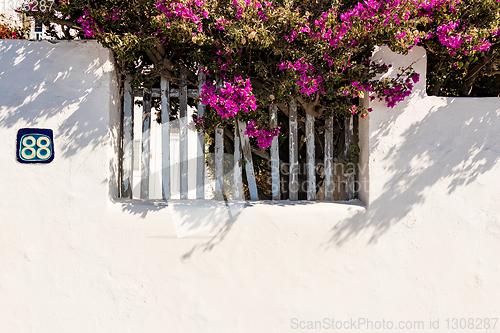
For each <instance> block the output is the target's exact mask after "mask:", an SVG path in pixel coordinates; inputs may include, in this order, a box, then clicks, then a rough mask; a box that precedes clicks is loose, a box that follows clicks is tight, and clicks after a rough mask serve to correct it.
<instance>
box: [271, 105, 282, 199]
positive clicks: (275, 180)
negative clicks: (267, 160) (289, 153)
mask: <svg viewBox="0 0 500 333" xmlns="http://www.w3.org/2000/svg"><path fill="white" fill-rule="evenodd" d="M269 114H270V118H271V124H272V126H278V106H277V105H274V104H273V105H271V106H270V107H269ZM271 177H272V192H273V200H280V199H281V195H280V152H279V146H278V137H277V136H275V137H274V138H273V141H272V143H271Z"/></svg>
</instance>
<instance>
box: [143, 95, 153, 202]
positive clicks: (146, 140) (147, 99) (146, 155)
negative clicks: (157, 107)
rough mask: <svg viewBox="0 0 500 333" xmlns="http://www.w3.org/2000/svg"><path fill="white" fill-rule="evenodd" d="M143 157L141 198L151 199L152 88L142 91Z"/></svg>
mask: <svg viewBox="0 0 500 333" xmlns="http://www.w3.org/2000/svg"><path fill="white" fill-rule="evenodd" d="M142 104H143V105H142V108H143V109H142V158H141V167H142V169H141V199H149V160H150V145H151V142H150V140H151V90H150V89H146V88H144V90H143V93H142Z"/></svg>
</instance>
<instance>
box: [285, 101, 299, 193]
mask: <svg viewBox="0 0 500 333" xmlns="http://www.w3.org/2000/svg"><path fill="white" fill-rule="evenodd" d="M289 123H290V133H289V139H288V140H289V141H288V144H289V149H290V181H289V191H290V197H289V199H290V201H296V200H298V199H299V179H298V178H299V161H298V154H299V146H298V130H297V100H295V99H293V100H292V101H291V102H290V109H289Z"/></svg>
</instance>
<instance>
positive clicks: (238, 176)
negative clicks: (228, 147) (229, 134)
mask: <svg viewBox="0 0 500 333" xmlns="http://www.w3.org/2000/svg"><path fill="white" fill-rule="evenodd" d="M233 171H234V196H233V199H234V200H243V199H245V197H244V195H243V180H242V170H241V149H240V136H239V133H238V125H237V124H234V170H233Z"/></svg>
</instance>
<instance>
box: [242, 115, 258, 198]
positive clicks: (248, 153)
mask: <svg viewBox="0 0 500 333" xmlns="http://www.w3.org/2000/svg"><path fill="white" fill-rule="evenodd" d="M245 130H246V124H245V123H244V122H243V121H241V120H238V132H239V133H240V142H241V149H242V151H243V158H244V159H245V171H246V175H247V181H248V189H249V191H250V199H251V200H259V194H258V192H257V182H256V181H255V171H254V169H253V161H252V148H251V147H250V140H249V139H248V136H247V135H246V134H245Z"/></svg>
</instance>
